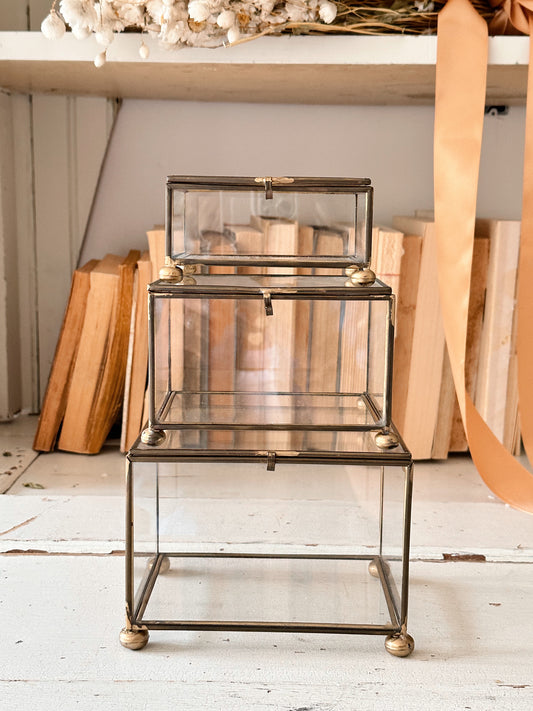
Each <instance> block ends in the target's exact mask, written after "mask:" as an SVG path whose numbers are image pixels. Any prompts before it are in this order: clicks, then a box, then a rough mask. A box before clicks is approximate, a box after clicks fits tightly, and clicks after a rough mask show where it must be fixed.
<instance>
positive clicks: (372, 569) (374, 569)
mask: <svg viewBox="0 0 533 711" xmlns="http://www.w3.org/2000/svg"><path fill="white" fill-rule="evenodd" d="M368 572H369V573H370V575H371V576H372V577H373V578H379V570H378V564H377V562H376V561H375V560H371V561H370V563H369V564H368Z"/></svg>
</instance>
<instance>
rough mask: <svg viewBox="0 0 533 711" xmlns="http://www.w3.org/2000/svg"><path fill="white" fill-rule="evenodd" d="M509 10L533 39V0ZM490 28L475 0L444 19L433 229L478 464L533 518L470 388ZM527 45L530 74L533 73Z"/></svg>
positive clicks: (529, 244) (528, 205) (531, 216)
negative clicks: (473, 285) (476, 232)
mask: <svg viewBox="0 0 533 711" xmlns="http://www.w3.org/2000/svg"><path fill="white" fill-rule="evenodd" d="M502 12H503V13H505V17H509V18H510V20H511V22H512V23H513V24H514V25H515V27H517V28H518V29H519V30H520V31H525V32H527V33H528V34H531V35H533V31H531V30H533V0H521V1H519V0H505V1H504V3H503V4H502ZM487 58H488V28H487V24H486V22H485V20H483V19H482V18H481V17H480V16H479V15H478V13H477V12H476V10H475V9H474V8H473V7H472V5H471V4H470V2H469V0H448V2H447V3H446V5H445V7H444V8H443V9H442V10H441V12H440V13H439V18H438V44H437V78H436V96H435V144H434V165H435V168H434V171H435V223H436V231H437V243H438V247H437V249H438V262H439V264H438V271H439V288H440V295H441V304H442V312H443V321H444V330H445V333H446V342H447V344H448V352H449V355H450V361H451V365H452V372H453V377H454V382H455V388H456V392H457V397H458V400H459V406H460V408H461V414H462V417H463V422H464V425H465V430H466V435H467V439H468V444H469V447H470V452H471V454H472V459H473V460H474V463H475V465H476V467H477V469H478V471H479V473H480V475H481V477H482V478H483V480H484V481H485V483H486V484H487V486H488V487H489V488H490V489H491V490H492V491H493V492H494V493H495V494H496V495H497V496H498V497H499V498H501V499H503V501H506V502H507V503H509V504H510V505H511V506H513V507H515V508H518V509H521V510H523V511H528V512H530V513H533V475H531V474H530V473H529V472H528V471H527V469H525V468H524V467H523V466H522V465H521V464H520V463H519V462H518V461H517V460H516V459H515V458H514V457H513V456H512V455H511V454H510V453H509V452H508V451H507V450H506V449H505V448H504V447H503V445H502V444H501V443H500V442H499V441H498V439H497V438H496V437H495V435H494V434H493V433H492V432H491V430H490V428H489V427H488V426H487V424H486V423H485V421H484V420H483V419H482V417H481V415H480V414H479V412H478V411H477V410H476V408H475V407H474V404H473V402H472V400H471V398H470V397H469V395H468V393H467V392H466V388H465V349H466V331H467V324H468V301H469V294H470V270H471V265H472V250H473V245H474V224H475V214H476V196H477V183H478V175H479V161H480V153H481V139H482V133H483V116H484V107H485V89H486V75H487ZM531 59H532V44H530V63H529V66H530V69H531V68H532V67H533V63H532V61H531ZM532 104H533V70H531V71H530V73H529V78H528V102H527V112H526V147H525V155H524V166H525V168H524V189H523V190H524V191H523V204H522V228H521V246H520V265H519V273H520V275H521V278H520V280H519V285H518V330H517V351H518V389H519V401H520V420H521V426H522V437H523V441H524V446H525V448H526V452H527V454H528V457H529V460H530V461H533V324H531V316H532V314H533V309H532V306H533V106H532Z"/></svg>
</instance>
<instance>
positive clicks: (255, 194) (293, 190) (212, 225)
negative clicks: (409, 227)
mask: <svg viewBox="0 0 533 711" xmlns="http://www.w3.org/2000/svg"><path fill="white" fill-rule="evenodd" d="M166 233H167V247H166V253H167V255H168V256H169V257H172V258H174V259H176V260H177V261H178V262H179V263H181V264H202V265H209V264H214V265H221V264H226V263H227V264H232V265H235V264H238V265H241V266H243V267H246V266H262V267H265V266H273V265H277V266H288V267H290V266H294V265H297V264H299V265H304V264H305V265H306V266H308V267H311V266H313V265H316V266H321V267H324V266H330V267H348V266H350V265H359V266H368V264H369V262H370V248H371V239H372V187H371V185H370V180H368V179H366V178H359V179H348V178H320V179H317V178H215V177H208V178H206V177H193V178H186V177H182V176H171V177H169V178H167V220H166Z"/></svg>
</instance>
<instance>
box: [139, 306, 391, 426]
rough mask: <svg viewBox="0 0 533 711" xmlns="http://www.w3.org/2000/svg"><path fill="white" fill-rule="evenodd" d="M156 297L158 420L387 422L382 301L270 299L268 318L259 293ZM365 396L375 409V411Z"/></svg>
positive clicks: (256, 423)
mask: <svg viewBox="0 0 533 711" xmlns="http://www.w3.org/2000/svg"><path fill="white" fill-rule="evenodd" d="M154 300H155V318H154V322H155V337H154V344H153V346H154V347H153V357H154V367H155V383H154V386H155V401H154V405H155V420H154V421H155V423H156V424H164V425H165V426H170V427H171V426H176V427H180V426H181V427H183V426H187V427H193V426H195V425H199V426H204V427H214V428H216V427H217V426H223V425H224V426H228V427H230V426H232V427H233V426H234V427H238V426H247V427H268V426H272V425H274V426H276V427H287V428H293V429H294V428H301V427H310V428H311V427H312V428H317V429H318V428H320V427H322V426H329V427H331V428H346V429H349V428H367V429H369V428H372V427H376V426H380V425H384V424H388V423H387V422H386V420H385V419H384V417H383V412H382V410H383V406H384V392H385V388H386V384H387V382H388V378H389V371H390V367H389V362H390V353H389V348H390V347H391V346H392V343H389V340H388V337H387V334H388V327H389V326H388V308H389V301H388V299H384V300H380V301H373V302H369V301H362V300H361V301H346V300H343V299H342V298H341V297H339V298H334V299H327V300H326V299H323V300H321V299H319V298H311V297H309V298H305V299H293V298H285V299H274V298H272V301H271V309H272V314H271V315H269V314H268V313H267V308H268V306H269V304H267V301H266V297H265V299H263V298H250V296H248V295H242V296H241V298H220V295H219V294H213V295H209V294H208V295H204V297H203V298H192V297H191V298H189V297H188V296H184V297H183V298H180V299H175V298H170V297H167V296H164V295H162V294H158V295H156V296H155V297H154ZM370 306H371V310H370ZM369 325H371V330H372V336H371V337H372V340H371V344H369ZM370 345H371V346H372V349H373V352H372V356H373V359H372V363H370V362H369V346H370ZM380 349H382V350H383V352H380ZM369 372H371V373H372V388H371V389H370V387H369V385H370V384H369ZM369 393H370V394H371V395H372V401H373V402H374V404H375V405H377V407H378V408H379V410H378V411H377V412H376V414H375V415H374V414H373V413H372V412H370V410H369V407H368V403H369V399H368V397H367V395H368V394H369Z"/></svg>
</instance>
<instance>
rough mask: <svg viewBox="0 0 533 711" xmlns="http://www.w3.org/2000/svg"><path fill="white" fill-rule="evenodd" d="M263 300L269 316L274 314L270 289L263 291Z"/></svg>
mask: <svg viewBox="0 0 533 711" xmlns="http://www.w3.org/2000/svg"><path fill="white" fill-rule="evenodd" d="M263 301H264V302H265V312H266V315H267V316H273V314H274V308H273V307H272V297H271V296H270V292H269V291H263Z"/></svg>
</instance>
